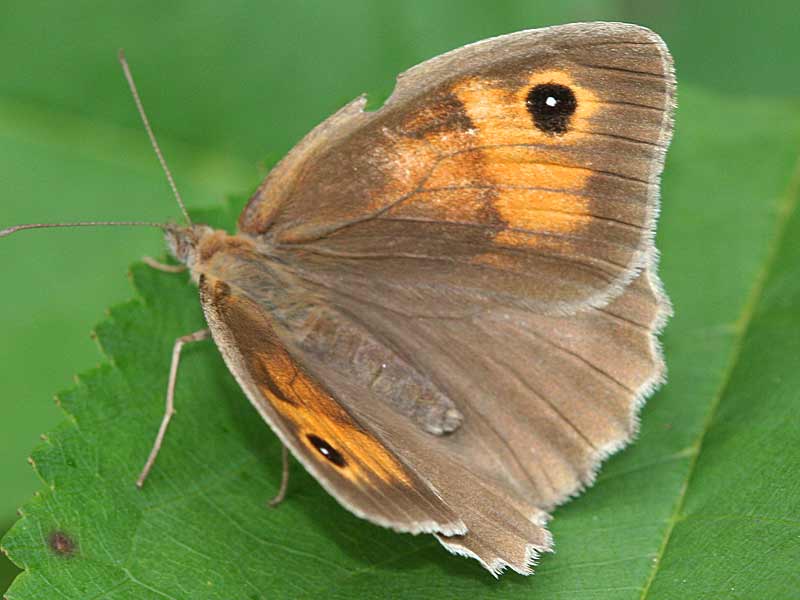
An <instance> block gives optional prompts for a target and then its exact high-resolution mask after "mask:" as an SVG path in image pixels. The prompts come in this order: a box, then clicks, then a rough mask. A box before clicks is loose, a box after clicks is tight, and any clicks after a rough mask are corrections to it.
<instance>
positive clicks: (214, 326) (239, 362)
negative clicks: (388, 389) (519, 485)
mask: <svg viewBox="0 0 800 600" xmlns="http://www.w3.org/2000/svg"><path fill="white" fill-rule="evenodd" d="M209 279H211V278H207V277H205V276H201V277H200V281H199V287H200V297H201V304H202V307H203V311H204V313H205V316H206V320H207V322H208V325H209V328H210V330H211V333H212V337H213V338H214V341H215V343H216V345H217V347H218V348H219V350H220V353H221V354H222V357H223V359H224V361H225V363H226V365H227V366H228V369H229V370H230V372H231V374H232V375H233V376H234V378H235V379H236V381H237V383H238V384H239V386H240V387H241V389H242V391H243V392H244V393H245V395H246V396H247V397H248V399H249V400H250V402H251V404H252V405H253V406H254V408H255V409H256V410H257V411H258V413H259V414H260V415H261V417H262V418H263V419H264V421H265V422H266V423H267V424H268V425H269V427H270V429H272V431H273V432H274V433H275V435H276V436H277V437H278V439H280V441H281V442H282V443H283V444H284V446H286V447H287V448H289V449H290V451H291V452H292V454H293V456H294V457H295V458H296V459H297V460H298V461H299V462H300V463H301V464H302V465H303V466H304V467H305V469H306V470H307V471H308V472H309V473H311V474H312V475H313V476H314V478H315V479H316V480H317V481H318V482H319V483H320V485H322V487H323V488H324V489H325V491H326V492H328V493H329V494H330V495H331V496H332V497H333V498H335V499H336V500H337V501H338V502H339V504H341V505H342V506H343V507H344V508H346V509H347V510H349V511H350V512H351V513H353V514H354V515H356V516H358V517H360V518H362V519H365V520H367V521H369V522H371V523H374V524H376V525H380V526H382V527H386V528H389V529H393V530H395V531H398V532H402V533H411V534H414V535H416V534H419V533H442V534H443V535H461V534H464V533H466V531H467V527H466V525H465V524H464V522H463V521H462V520H461V519H460V518H459V517H458V515H457V514H455V513H454V512H453V510H452V509H451V508H450V506H448V505H447V504H446V503H445V502H444V500H443V499H442V497H441V496H440V494H439V493H438V492H437V491H436V490H435V489H433V487H432V486H431V485H430V484H428V483H427V482H425V481H423V480H422V479H420V478H419V477H418V476H417V475H416V474H415V473H414V472H413V471H411V470H410V469H409V468H408V465H407V464H406V463H405V462H404V461H403V460H402V459H401V458H400V457H398V456H397V455H396V454H392V456H393V458H394V459H395V460H397V462H399V463H401V464H402V465H403V467H404V468H405V469H406V471H407V473H408V474H409V475H410V477H411V478H412V480H413V482H414V484H415V485H418V486H420V487H419V491H418V492H417V493H418V494H419V497H420V500H421V502H420V504H421V505H422V506H425V505H427V506H428V509H429V511H430V512H432V513H435V514H436V517H435V518H434V517H431V515H430V514H427V513H426V514H425V516H420V517H419V518H410V519H405V520H403V519H400V518H393V517H392V515H389V514H380V513H379V512H368V511H366V510H364V509H362V508H361V507H359V506H357V505H356V504H355V502H354V500H352V499H350V498H347V497H345V494H343V493H342V492H341V491H340V490H338V489H337V488H336V486H335V484H334V481H333V478H331V477H329V476H328V475H327V474H326V473H324V471H323V470H322V469H321V468H320V467H319V466H318V465H317V464H315V463H314V462H313V461H311V460H309V459H308V458H307V457H306V456H305V452H304V450H305V449H304V448H303V447H302V446H301V445H300V444H299V442H298V441H297V439H296V438H295V437H292V436H291V435H290V434H289V432H288V431H287V430H286V429H285V428H284V427H282V426H281V425H280V424H279V423H280V416H279V415H278V413H277V412H274V414H273V412H270V411H269V410H268V408H267V407H268V406H269V401H268V400H266V399H264V398H263V397H262V395H261V394H260V393H259V391H258V389H257V386H256V385H255V384H254V381H253V379H252V376H251V374H250V371H249V369H248V368H247V367H246V366H245V365H244V361H243V358H242V355H241V353H240V352H239V350H238V348H237V347H236V344H235V342H234V340H233V336H232V334H231V328H230V327H229V325H228V324H227V323H226V322H225V320H224V316H223V315H222V314H221V311H220V310H219V308H220V303H221V302H224V299H222V298H220V295H219V294H216V293H215V291H214V290H212V289H211V287H212V286H211V285H209ZM222 287H223V288H225V287H227V286H222ZM226 294H227V292H226V293H225V294H223V295H226ZM351 418H353V420H354V421H355V420H356V419H355V418H354V417H352V415H351ZM365 429H366V428H365ZM370 433H372V434H373V435H375V434H374V433H373V432H371V431H370ZM375 438H376V439H378V441H380V438H379V437H378V436H377V435H375ZM389 504H390V503H387V506H388V505H389ZM376 506H380V505H376ZM380 508H386V507H380ZM405 508H408V507H407V506H406V507H405ZM403 512H405V511H403ZM421 512H423V511H421ZM405 516H407V517H408V516H409V513H406V515H405Z"/></svg>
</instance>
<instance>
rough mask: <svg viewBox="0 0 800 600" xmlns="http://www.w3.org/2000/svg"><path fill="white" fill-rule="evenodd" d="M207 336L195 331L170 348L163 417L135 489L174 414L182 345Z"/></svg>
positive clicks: (141, 482) (147, 471) (152, 459)
mask: <svg viewBox="0 0 800 600" xmlns="http://www.w3.org/2000/svg"><path fill="white" fill-rule="evenodd" d="M208 336H209V331H208V329H201V330H200V331H195V332H194V333H190V334H189V335H184V336H181V337H179V338H178V339H177V340H175V345H174V346H173V347H172V364H171V365H170V368H169V382H168V383H167V402H166V408H165V410H164V416H163V417H162V419H161V426H160V427H159V428H158V434H157V435H156V441H155V442H153V447H152V449H151V450H150V455H149V456H148V457H147V462H146V463H145V464H144V468H143V469H142V472H141V473H140V474H139V478H138V479H137V480H136V487H139V488H141V487H142V486H143V485H144V481H145V479H147V475H148V474H149V473H150V469H152V468H153V463H154V462H155V461H156V457H157V456H158V451H159V450H160V449H161V443H162V442H163V441H164V436H165V435H166V433H167V427H168V426H169V422H170V419H172V415H173V414H175V382H176V381H177V380H178V364H179V363H180V361H181V350H182V349H183V347H184V345H186V344H188V343H189V342H199V341H201V340H204V339H206V338H207V337H208Z"/></svg>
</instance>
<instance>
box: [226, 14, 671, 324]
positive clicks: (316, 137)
mask: <svg viewBox="0 0 800 600" xmlns="http://www.w3.org/2000/svg"><path fill="white" fill-rule="evenodd" d="M633 32H636V33H640V34H642V35H643V36H644V37H645V38H647V39H648V41H650V42H652V43H654V44H656V45H657V47H658V49H659V52H660V54H661V56H662V59H663V64H664V70H665V72H664V76H665V82H666V90H665V92H666V93H665V94H664V110H663V119H662V124H661V132H660V135H659V139H658V144H659V146H660V149H659V150H658V156H657V158H656V159H655V160H653V161H652V170H651V173H650V185H649V190H648V194H647V204H648V206H649V207H650V208H651V210H650V211H649V215H648V222H647V224H646V226H645V229H646V231H645V235H643V236H642V239H641V242H640V247H639V252H638V256H637V257H635V258H634V259H633V260H632V262H631V264H630V266H629V268H628V269H627V270H626V271H625V272H624V273H623V274H622V275H621V276H620V277H619V278H618V279H617V280H616V281H615V282H613V283H611V284H610V285H609V286H608V287H606V288H604V289H601V290H599V291H598V292H597V293H595V294H594V295H593V296H590V297H589V298H587V299H585V300H583V301H581V302H580V303H578V304H576V305H570V304H562V305H560V306H559V307H557V308H556V312H555V313H554V314H557V315H564V316H567V315H570V314H574V313H575V312H577V311H579V310H582V309H585V308H602V307H603V306H605V305H607V304H608V303H609V302H611V301H612V300H613V299H614V298H616V297H617V296H619V295H620V294H621V293H622V292H623V290H625V289H626V288H627V286H628V285H629V284H630V283H631V282H632V281H633V280H634V279H635V278H636V276H637V275H638V274H639V273H640V272H641V271H642V270H644V269H645V268H646V267H649V266H653V265H652V264H651V262H652V260H653V257H652V255H651V253H650V248H652V247H653V245H654V240H655V233H656V224H657V222H658V216H659V212H660V187H661V186H660V179H661V174H662V172H663V169H664V164H665V160H666V153H667V149H668V148H669V144H670V141H671V139H672V134H673V130H674V114H675V109H676V98H675V96H676V83H675V66H674V61H673V59H672V55H671V54H670V52H669V49H668V48H667V46H666V44H665V43H664V41H663V40H662V39H661V37H660V36H659V35H658V34H657V33H655V32H653V31H652V30H651V29H649V28H647V27H643V26H641V25H635V24H630V23H621V22H599V21H598V22H585V23H570V24H566V25H558V26H552V27H543V28H539V29H528V30H523V31H519V32H515V33H510V34H504V35H500V36H496V37H491V38H487V39H484V40H481V41H478V42H474V43H472V44H467V45H465V46H462V47H460V48H456V49H454V50H451V51H449V52H446V53H444V54H441V55H439V56H436V57H434V58H431V59H429V60H427V61H424V62H422V63H420V64H418V65H415V66H413V67H411V68H409V69H408V70H406V71H404V72H403V73H400V74H399V75H398V76H397V81H396V85H395V88H394V90H393V92H392V94H391V95H390V96H389V98H388V99H387V100H386V102H385V103H384V104H383V106H381V107H380V108H379V109H377V110H375V111H370V112H367V111H365V110H364V108H365V107H366V104H367V99H366V95H364V94H362V95H361V96H359V97H358V98H356V99H354V100H352V101H351V102H349V103H348V104H346V105H345V106H344V107H342V108H341V109H339V110H338V111H337V112H336V113H334V114H333V115H331V116H330V117H328V118H327V119H325V120H324V121H323V122H322V123H320V124H319V125H317V126H316V127H315V128H314V129H312V130H311V131H310V132H309V133H308V134H307V135H306V136H305V137H304V138H303V139H302V140H301V141H300V142H299V143H298V144H297V145H296V146H295V147H294V148H293V149H292V150H291V151H290V152H289V153H288V154H287V155H286V156H285V157H284V158H283V159H282V160H281V161H279V163H278V164H277V165H275V167H274V168H273V169H272V170H271V171H270V173H269V174H268V175H267V177H266V178H265V179H264V181H263V182H262V183H261V185H260V186H259V187H258V189H257V190H256V192H255V193H254V194H253V195H252V197H251V198H250V200H249V202H248V203H247V205H246V207H245V209H244V210H243V211H242V213H241V215H240V217H239V222H238V227H239V230H240V231H242V232H245V233H250V234H253V235H258V234H260V233H263V232H264V231H266V230H267V229H268V228H269V226H270V224H271V223H272V221H273V220H274V219H275V218H276V216H277V214H278V213H279V211H280V202H281V199H280V198H269V199H268V198H267V197H266V195H265V193H264V192H265V190H266V189H268V188H269V189H271V190H276V189H281V190H286V192H284V193H286V194H288V193H289V192H290V191H291V190H292V187H293V182H295V180H296V176H297V175H298V174H299V173H300V172H301V171H302V168H303V165H304V164H306V163H307V161H309V160H312V157H313V156H314V154H316V153H317V152H320V151H322V150H324V148H325V147H326V146H327V145H329V144H330V143H332V142H333V141H335V140H336V139H338V138H340V137H345V136H347V135H348V134H349V133H350V132H352V131H354V130H356V129H358V128H360V127H362V126H363V125H364V124H365V119H366V118H367V117H368V118H369V119H373V118H377V117H378V116H379V115H380V114H381V113H382V112H383V111H386V110H391V109H392V108H393V107H394V106H395V105H397V104H399V103H401V102H403V101H405V100H407V99H409V98H413V97H414V96H415V95H419V94H423V93H425V92H426V91H427V90H429V89H431V88H432V87H434V86H435V85H436V84H437V83H438V82H440V81H441V80H442V79H439V78H440V77H441V78H445V77H446V75H442V73H444V72H447V71H448V70H449V69H452V68H453V67H455V66H457V65H458V63H459V62H464V61H467V60H471V59H476V60H477V59H478V57H480V60H483V61H489V60H491V59H492V55H493V53H492V52H491V50H494V49H496V48H498V47H506V46H509V47H510V46H514V45H522V44H524V43H525V42H526V40H527V39H528V38H529V37H530V36H531V35H532V34H535V35H538V36H542V41H549V40H553V39H556V40H562V39H563V40H566V39H570V38H578V37H579V36H582V35H586V34H589V33H591V34H598V35H599V34H606V35H610V34H615V33H619V34H620V35H622V34H630V33H633ZM560 44H562V45H563V44H564V41H561V42H560ZM263 202H270V203H272V205H273V206H272V208H271V210H270V211H269V212H268V213H267V214H265V213H264V211H260V210H259V205H260V204H261V203H263Z"/></svg>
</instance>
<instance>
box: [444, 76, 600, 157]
mask: <svg viewBox="0 0 800 600" xmlns="http://www.w3.org/2000/svg"><path fill="white" fill-rule="evenodd" d="M543 83H558V84H561V85H565V86H567V87H569V88H570V89H571V90H572V92H573V93H574V94H575V99H576V101H577V108H576V110H575V113H574V114H573V115H572V117H571V120H570V129H573V130H574V131H567V133H566V134H564V135H548V134H546V133H544V132H543V131H541V130H539V129H538V128H537V127H535V126H534V124H533V119H532V117H531V115H530V113H529V112H528V108H527V105H526V100H527V98H528V92H530V90H531V88H533V87H535V86H537V85H540V84H543ZM453 93H454V94H455V95H456V97H457V98H458V99H459V100H460V101H461V102H462V103H463V104H464V107H465V109H466V113H467V116H469V118H470V119H471V120H472V122H473V124H474V125H475V130H476V131H475V137H476V138H477V140H476V143H475V145H476V146H478V145H480V146H494V145H500V144H533V143H536V144H551V145H554V146H555V145H565V144H574V143H575V142H576V141H577V140H579V139H581V137H582V136H583V135H585V134H581V133H580V131H581V130H585V129H588V127H587V124H588V121H589V119H590V118H591V117H592V115H594V114H595V112H596V111H597V110H598V109H599V105H598V104H597V95H596V94H595V93H594V92H593V91H591V90H590V89H588V88H585V87H582V86H579V85H577V84H576V83H575V82H574V80H573V79H572V77H570V75H569V73H567V72H566V71H563V70H560V69H550V70H547V71H533V72H532V73H531V75H530V76H529V77H528V79H527V80H526V81H525V83H524V84H523V85H522V86H515V87H509V82H508V81H507V80H498V79H484V78H480V77H473V78H470V79H466V80H463V81H460V82H459V83H457V84H456V85H455V86H454V87H453Z"/></svg>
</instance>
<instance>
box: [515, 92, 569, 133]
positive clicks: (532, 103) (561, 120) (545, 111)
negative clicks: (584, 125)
mask: <svg viewBox="0 0 800 600" xmlns="http://www.w3.org/2000/svg"><path fill="white" fill-rule="evenodd" d="M525 107H526V108H527V109H528V112H529V113H531V116H532V117H533V124H534V125H535V126H536V128H537V129H540V130H541V131H544V132H545V133H548V134H550V135H561V134H563V133H566V132H567V129H568V127H569V120H570V117H572V114H573V113H574V112H575V109H576V108H577V107H578V102H577V100H576V99H575V94H574V93H573V92H572V90H571V89H569V88H568V87H567V86H565V85H561V84H559V83H542V84H539V85H537V86H535V87H533V88H531V91H530V92H528V98H527V99H526V100H525Z"/></svg>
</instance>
